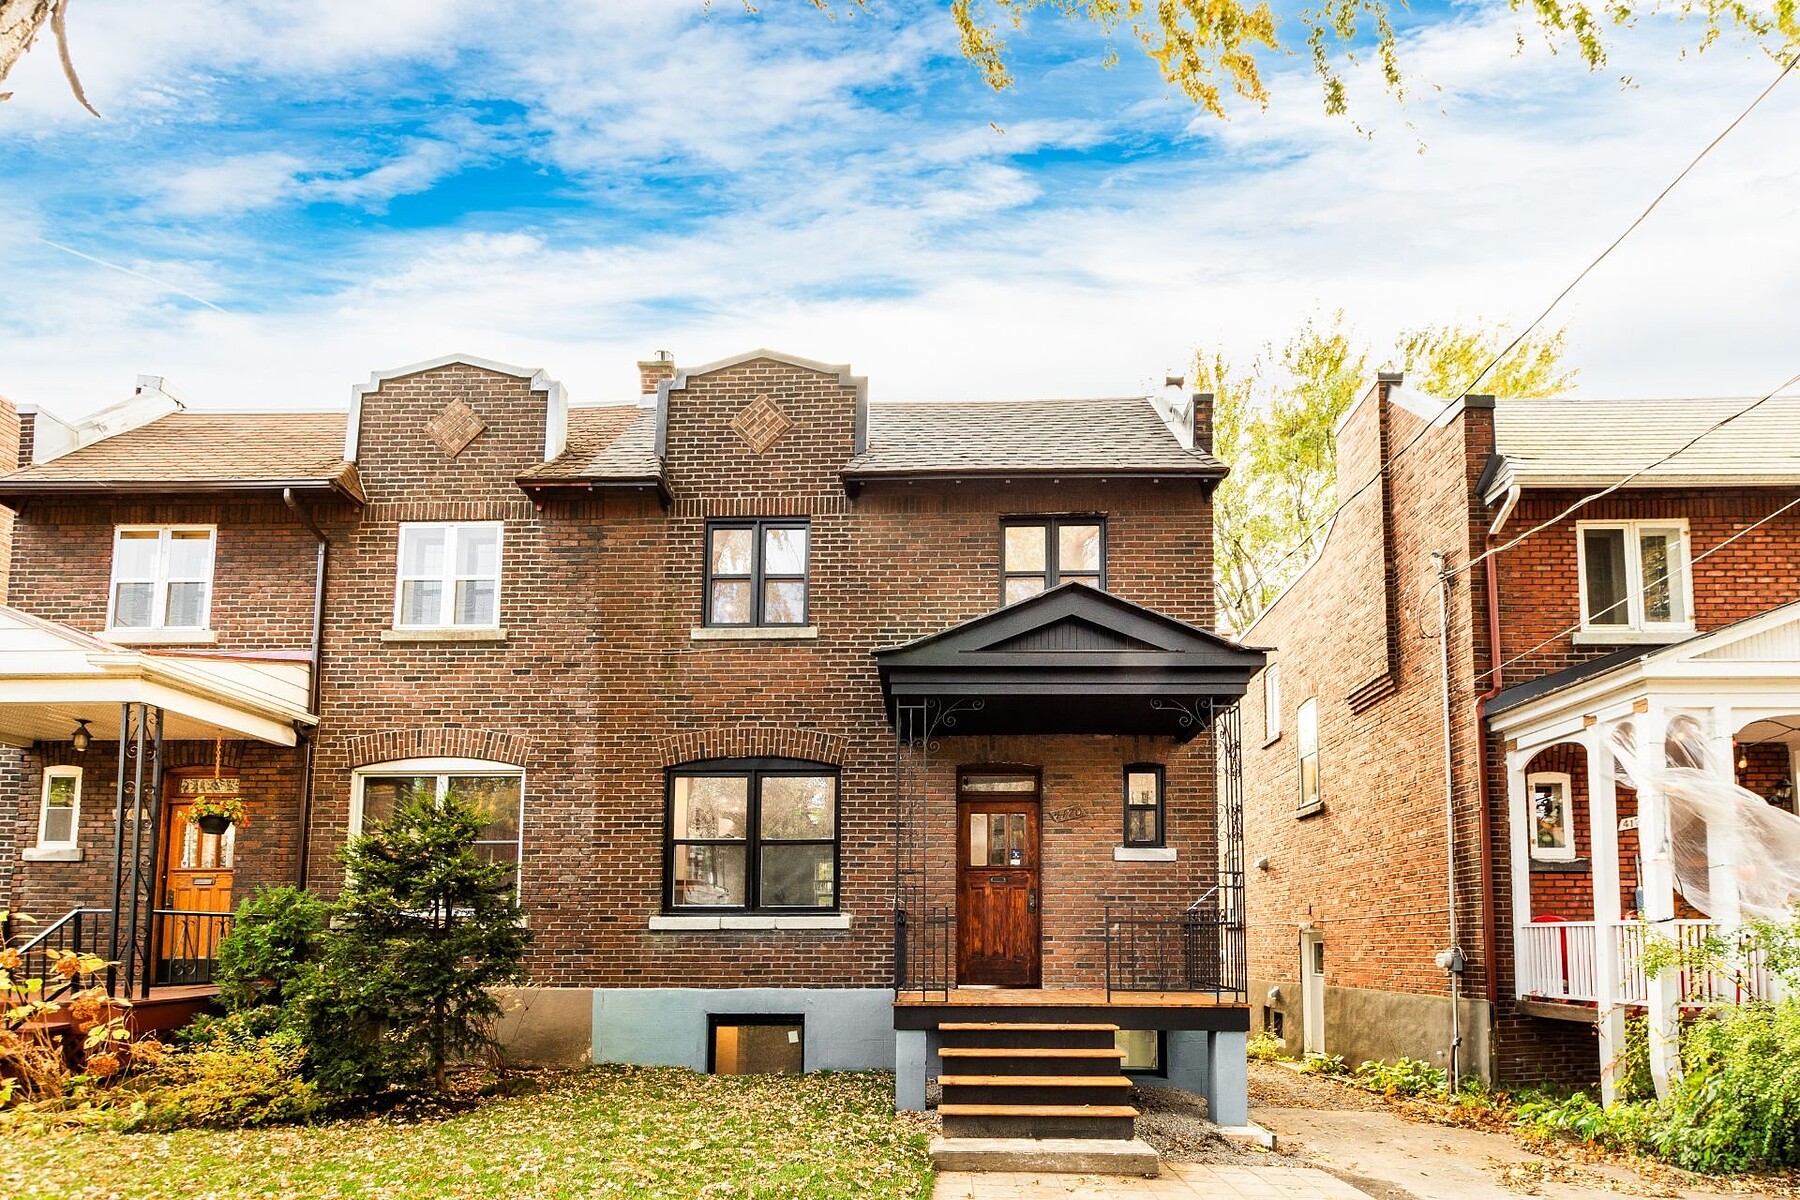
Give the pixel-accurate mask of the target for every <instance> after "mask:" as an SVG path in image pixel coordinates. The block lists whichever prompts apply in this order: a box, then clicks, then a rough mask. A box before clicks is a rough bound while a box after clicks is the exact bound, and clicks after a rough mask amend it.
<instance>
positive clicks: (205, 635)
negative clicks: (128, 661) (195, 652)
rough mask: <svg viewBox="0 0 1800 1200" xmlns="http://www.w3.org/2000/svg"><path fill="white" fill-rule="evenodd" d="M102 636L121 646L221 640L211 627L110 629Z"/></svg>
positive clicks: (181, 643) (171, 644)
mask: <svg viewBox="0 0 1800 1200" xmlns="http://www.w3.org/2000/svg"><path fill="white" fill-rule="evenodd" d="M100 636H101V637H103V638H105V639H106V640H107V641H109V642H116V643H118V644H119V645H121V646H212V645H217V644H218V641H219V635H218V633H217V631H215V630H211V629H108V630H105V631H104V632H102V633H101V634H100Z"/></svg>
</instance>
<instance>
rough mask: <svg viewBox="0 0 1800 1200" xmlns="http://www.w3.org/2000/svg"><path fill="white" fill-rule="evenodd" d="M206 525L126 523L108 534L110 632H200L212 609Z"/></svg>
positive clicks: (211, 537) (212, 534)
mask: <svg viewBox="0 0 1800 1200" xmlns="http://www.w3.org/2000/svg"><path fill="white" fill-rule="evenodd" d="M216 536H217V531H216V530H215V529H214V528H213V527H212V526H210V525H160V526H158V525H128V526H123V527H121V528H119V529H117V530H115V531H114V532H113V564H112V596H111V602H110V604H109V606H108V616H107V622H106V623H107V627H108V628H110V629H194V630H200V629H205V628H206V627H207V626H206V621H207V616H208V613H209V611H210V610H211V607H212V580H213V545H214V542H215V540H216Z"/></svg>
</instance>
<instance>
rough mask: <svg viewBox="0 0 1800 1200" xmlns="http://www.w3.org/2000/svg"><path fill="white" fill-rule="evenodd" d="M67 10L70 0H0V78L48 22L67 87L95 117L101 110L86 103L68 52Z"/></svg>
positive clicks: (2, 96)
mask: <svg viewBox="0 0 1800 1200" xmlns="http://www.w3.org/2000/svg"><path fill="white" fill-rule="evenodd" d="M68 11H69V0H0V82H4V81H5V79H6V77H7V75H8V74H10V73H11V72H12V69H13V66H14V64H16V63H17V62H18V61H19V59H20V58H22V57H24V55H25V52H26V51H27V50H29V49H31V44H32V43H33V42H35V41H36V40H37V36H38V34H39V33H40V32H42V31H43V28H44V26H45V25H48V26H50V32H51V33H52V34H54V35H55V37H56V51H57V54H58V55H59V56H61V58H62V69H63V75H64V76H65V77H66V78H67V79H68V81H69V89H70V90H71V91H73V92H74V93H75V99H77V100H79V101H80V102H81V107H83V108H85V109H87V110H88V111H89V112H91V113H93V114H94V115H95V116H96V117H97V116H99V115H100V113H99V111H98V110H97V109H95V108H94V106H93V105H92V104H90V103H88V98H87V93H86V92H85V91H84V90H83V89H82V86H81V77H80V76H79V75H77V74H76V73H75V60H74V59H73V58H71V57H70V56H69V31H68V26H67V24H66V21H67V17H68ZM11 96H12V93H11V92H0V100H6V99H8V98H10V97H11Z"/></svg>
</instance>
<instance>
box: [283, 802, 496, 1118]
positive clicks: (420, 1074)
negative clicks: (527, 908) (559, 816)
mask: <svg viewBox="0 0 1800 1200" xmlns="http://www.w3.org/2000/svg"><path fill="white" fill-rule="evenodd" d="M483 824H484V820H483V817H482V815H481V814H480V813H479V812H478V811H477V810H476V808H475V807H474V805H473V804H472V803H470V801H469V800H468V799H467V798H465V797H464V796H462V795H460V794H459V793H458V792H456V791H455V790H452V791H451V792H450V793H448V794H447V795H446V796H445V797H444V798H443V799H442V800H438V799H436V798H434V797H432V796H430V795H429V794H421V795H414V796H412V797H410V798H408V799H407V800H406V801H405V802H403V803H402V804H401V805H400V806H399V808H398V809H397V810H396V811H395V813H394V815H393V817H392V818H390V819H389V820H388V821H386V822H384V823H383V824H382V825H381V826H380V827H378V828H377V829H375V830H374V831H373V832H371V833H367V834H364V835H363V836H361V837H358V838H356V839H354V840H353V841H352V842H351V843H350V845H349V846H348V847H346V848H345V851H344V855H343V859H344V865H345V867H346V868H347V881H346V884H345V887H344V893H343V897H342V899H341V901H340V902H339V908H338V915H337V919H336V921H335V923H334V926H333V929H332V932H331V935H330V936H329V937H328V938H327V939H326V942H325V947H326V949H325V956H324V962H323V973H322V975H321V976H320V980H319V984H320V986H319V987H318V989H317V991H316V993H315V994H314V995H313V996H312V997H311V998H310V999H309V1000H308V1001H307V1003H309V1004H310V1005H311V1007H312V1013H311V1019H310V1021H309V1022H308V1025H309V1030H310V1035H311V1037H312V1039H313V1040H312V1047H313V1051H314V1056H315V1057H314V1071H315V1076H316V1078H317V1079H318V1080H319V1082H320V1084H321V1086H323V1087H325V1088H326V1089H327V1090H329V1091H333V1092H339V1093H342V1094H356V1093H368V1092H372V1091H379V1090H382V1089H383V1088H386V1087H388V1086H400V1087H413V1086H417V1085H420V1084H426V1083H431V1084H435V1085H436V1086H438V1087H440V1088H441V1087H443V1086H444V1084H445V1083H446V1077H445V1072H446V1068H447V1066H448V1064H449V1063H450V1062H451V1061H452V1060H454V1059H456V1058H459V1057H465V1056H469V1055H472V1054H474V1053H477V1052H479V1051H482V1050H486V1049H490V1048H491V1047H492V1046H493V1044H494V1043H493V1025H494V1022H495V1021H496V1020H497V1019H498V1018H499V1017H500V1015H501V1008H500V1003H499V1001H498V1000H497V999H496V998H495V996H494V994H493V992H492V990H491V989H492V988H493V987H495V986H496V985H500V984H507V983H515V982H519V981H520V980H522V979H523V978H524V975H525V969H524V959H525V952H526V950H527V949H528V948H529V947H530V945H531V932H530V930H528V929H526V928H524V926H523V925H522V924H520V921H519V910H518V905H517V903H516V901H515V899H514V894H513V885H514V880H513V872H512V868H511V867H510V866H508V865H506V864H503V863H493V862H489V861H487V860H486V859H483V858H482V857H481V856H480V855H479V854H477V853H476V850H475V841H476V839H477V838H478V837H479V836H480V834H481V830H482V827H483Z"/></svg>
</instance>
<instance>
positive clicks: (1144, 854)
mask: <svg viewBox="0 0 1800 1200" xmlns="http://www.w3.org/2000/svg"><path fill="white" fill-rule="evenodd" d="M1113 861H1114V862H1174V861H1175V847H1173V846H1114V847H1113Z"/></svg>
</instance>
